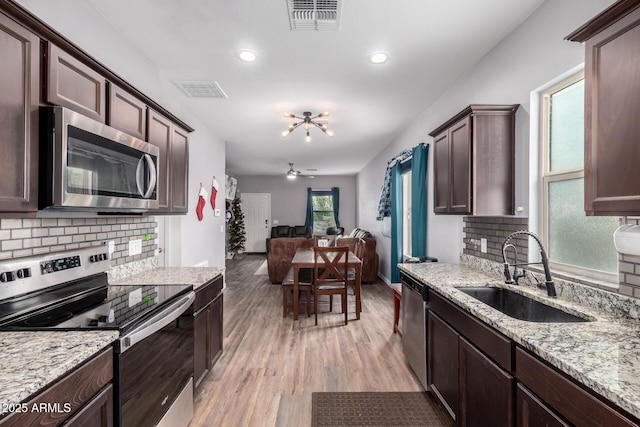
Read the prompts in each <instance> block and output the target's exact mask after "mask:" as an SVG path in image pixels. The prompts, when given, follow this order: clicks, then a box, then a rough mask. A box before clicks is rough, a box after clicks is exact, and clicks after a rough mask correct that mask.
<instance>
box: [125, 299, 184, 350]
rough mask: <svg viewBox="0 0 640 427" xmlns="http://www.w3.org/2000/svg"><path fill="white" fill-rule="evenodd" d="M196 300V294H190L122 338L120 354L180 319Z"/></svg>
mask: <svg viewBox="0 0 640 427" xmlns="http://www.w3.org/2000/svg"><path fill="white" fill-rule="evenodd" d="M195 299H196V294H195V292H193V291H192V292H189V293H188V294H187V295H185V296H183V297H181V298H180V299H178V300H177V301H176V302H174V303H171V304H170V305H169V306H168V307H166V308H165V309H164V310H162V311H161V312H159V313H157V314H154V315H153V316H152V317H151V318H150V319H149V320H147V321H146V322H144V323H143V324H142V325H140V326H139V327H137V328H136V329H134V330H133V331H131V332H129V333H128V334H126V335H125V336H123V337H121V338H120V353H124V352H125V351H127V349H129V348H130V347H132V346H134V345H136V344H137V343H139V342H140V341H142V340H143V339H145V338H147V337H149V336H151V335H153V334H155V333H156V332H158V331H159V330H160V329H162V328H164V327H165V326H167V325H168V324H170V323H171V322H173V321H174V320H176V319H177V318H178V317H180V316H181V315H183V314H184V312H186V311H187V310H188V309H189V307H191V304H193V301H194V300H195Z"/></svg>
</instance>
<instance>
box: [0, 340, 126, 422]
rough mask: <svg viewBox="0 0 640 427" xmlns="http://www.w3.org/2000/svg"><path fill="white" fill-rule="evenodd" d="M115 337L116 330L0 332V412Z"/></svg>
mask: <svg viewBox="0 0 640 427" xmlns="http://www.w3.org/2000/svg"><path fill="white" fill-rule="evenodd" d="M117 338H118V332H117V331H52V332H43V331H38V332H0V361H1V362H0V414H1V415H4V414H6V413H8V412H9V409H10V408H11V407H12V405H14V404H17V403H20V402H22V401H24V400H25V399H26V398H28V397H29V396H31V395H32V394H34V393H36V392H38V391H40V390H41V389H43V388H44V387H45V386H47V385H48V384H50V383H51V382H53V381H55V380H56V379H58V378H60V377H62V376H63V375H65V374H67V373H68V372H69V371H71V370H72V369H73V368H75V367H76V366H78V365H79V364H81V363H82V362H84V361H86V360H87V359H89V358H91V357H92V356H94V355H95V354H96V353H97V352H98V351H100V350H102V349H103V348H105V347H107V346H109V345H111V343H112V342H113V341H115V340H116V339H117Z"/></svg>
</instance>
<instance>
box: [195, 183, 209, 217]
mask: <svg viewBox="0 0 640 427" xmlns="http://www.w3.org/2000/svg"><path fill="white" fill-rule="evenodd" d="M206 204H207V192H206V190H205V189H204V188H203V187H200V193H198V204H197V205H196V215H197V216H198V221H202V218H203V217H204V215H203V214H204V205H206Z"/></svg>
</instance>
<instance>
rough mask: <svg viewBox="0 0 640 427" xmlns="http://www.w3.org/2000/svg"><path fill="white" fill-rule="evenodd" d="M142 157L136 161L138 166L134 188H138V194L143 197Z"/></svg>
mask: <svg viewBox="0 0 640 427" xmlns="http://www.w3.org/2000/svg"><path fill="white" fill-rule="evenodd" d="M144 156H146V154H145V155H143V156H142V157H140V159H138V166H137V167H136V186H137V187H138V194H140V196H142V197H144Z"/></svg>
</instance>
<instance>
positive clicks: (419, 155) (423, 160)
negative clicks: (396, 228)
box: [411, 143, 429, 257]
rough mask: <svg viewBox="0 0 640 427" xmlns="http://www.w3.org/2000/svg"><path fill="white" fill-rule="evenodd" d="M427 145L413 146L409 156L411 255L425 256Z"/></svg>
mask: <svg viewBox="0 0 640 427" xmlns="http://www.w3.org/2000/svg"><path fill="white" fill-rule="evenodd" d="M428 163H429V146H428V145H427V144H424V143H422V144H418V145H416V146H415V147H413V154H412V158H411V256H414V257H419V256H427V164H428Z"/></svg>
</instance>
